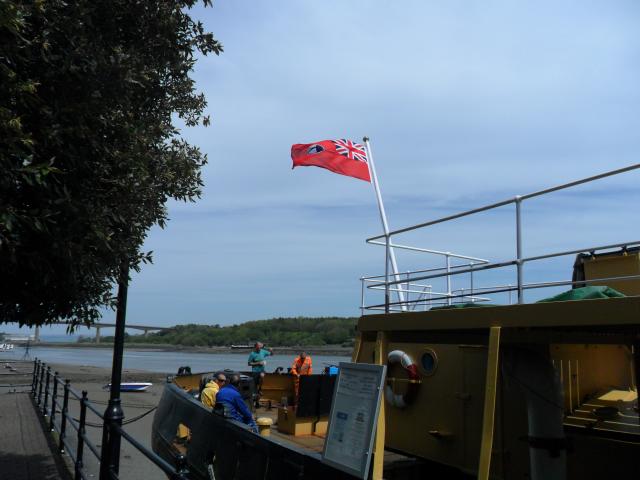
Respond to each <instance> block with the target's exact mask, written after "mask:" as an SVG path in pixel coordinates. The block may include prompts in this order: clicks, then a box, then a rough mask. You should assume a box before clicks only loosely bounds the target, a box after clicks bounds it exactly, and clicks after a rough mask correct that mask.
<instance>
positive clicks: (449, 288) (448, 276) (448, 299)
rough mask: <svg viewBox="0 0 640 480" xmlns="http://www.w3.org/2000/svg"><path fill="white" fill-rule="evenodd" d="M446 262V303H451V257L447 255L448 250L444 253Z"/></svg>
mask: <svg viewBox="0 0 640 480" xmlns="http://www.w3.org/2000/svg"><path fill="white" fill-rule="evenodd" d="M445 257H446V260H447V263H446V268H447V305H451V257H450V256H449V252H447V253H446V255H445Z"/></svg>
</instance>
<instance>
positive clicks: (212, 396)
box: [200, 372, 227, 408]
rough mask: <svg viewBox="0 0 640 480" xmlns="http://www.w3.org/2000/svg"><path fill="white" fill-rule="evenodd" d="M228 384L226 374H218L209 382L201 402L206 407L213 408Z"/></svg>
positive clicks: (201, 394) (201, 396) (202, 393)
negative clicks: (218, 396) (221, 391)
mask: <svg viewBox="0 0 640 480" xmlns="http://www.w3.org/2000/svg"><path fill="white" fill-rule="evenodd" d="M225 383H227V377H226V376H225V374H224V373H222V372H218V373H216V374H215V376H214V377H213V379H211V380H209V382H207V384H206V385H205V386H204V388H203V389H202V392H201V393H200V401H201V402H202V404H203V405H204V406H206V407H209V408H213V407H214V406H215V404H216V397H217V395H218V392H219V391H220V389H221V388H222V387H223V386H224V384H225Z"/></svg>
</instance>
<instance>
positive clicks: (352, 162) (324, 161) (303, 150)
mask: <svg viewBox="0 0 640 480" xmlns="http://www.w3.org/2000/svg"><path fill="white" fill-rule="evenodd" d="M291 160H293V168H295V167H312V166H313V167H322V168H326V169H327V170H331V171H332V172H334V173H339V174H340V175H347V176H349V177H355V178H359V179H360V180H364V181H365V182H371V176H370V175H369V164H368V162H367V152H366V151H365V149H364V146H363V145H360V144H358V143H354V142H352V141H351V140H323V141H321V142H315V143H305V144H299V143H298V144H296V145H292V146H291Z"/></svg>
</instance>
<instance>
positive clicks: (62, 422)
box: [58, 379, 70, 453]
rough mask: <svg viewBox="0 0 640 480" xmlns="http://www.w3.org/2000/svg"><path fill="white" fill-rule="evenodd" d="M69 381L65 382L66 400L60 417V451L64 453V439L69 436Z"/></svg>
mask: <svg viewBox="0 0 640 480" xmlns="http://www.w3.org/2000/svg"><path fill="white" fill-rule="evenodd" d="M69 383H70V382H69V379H66V380H65V381H64V398H63V399H62V413H61V416H60V438H59V440H60V442H59V444H58V450H59V451H60V453H64V439H65V437H66V436H67V414H68V413H69Z"/></svg>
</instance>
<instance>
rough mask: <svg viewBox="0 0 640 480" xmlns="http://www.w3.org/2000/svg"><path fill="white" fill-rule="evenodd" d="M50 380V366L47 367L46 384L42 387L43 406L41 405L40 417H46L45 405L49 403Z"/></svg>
mask: <svg viewBox="0 0 640 480" xmlns="http://www.w3.org/2000/svg"><path fill="white" fill-rule="evenodd" d="M50 379H51V365H49V366H48V367H47V383H46V384H45V386H44V405H42V415H43V416H44V417H46V416H47V403H48V402H49V380H50Z"/></svg>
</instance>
